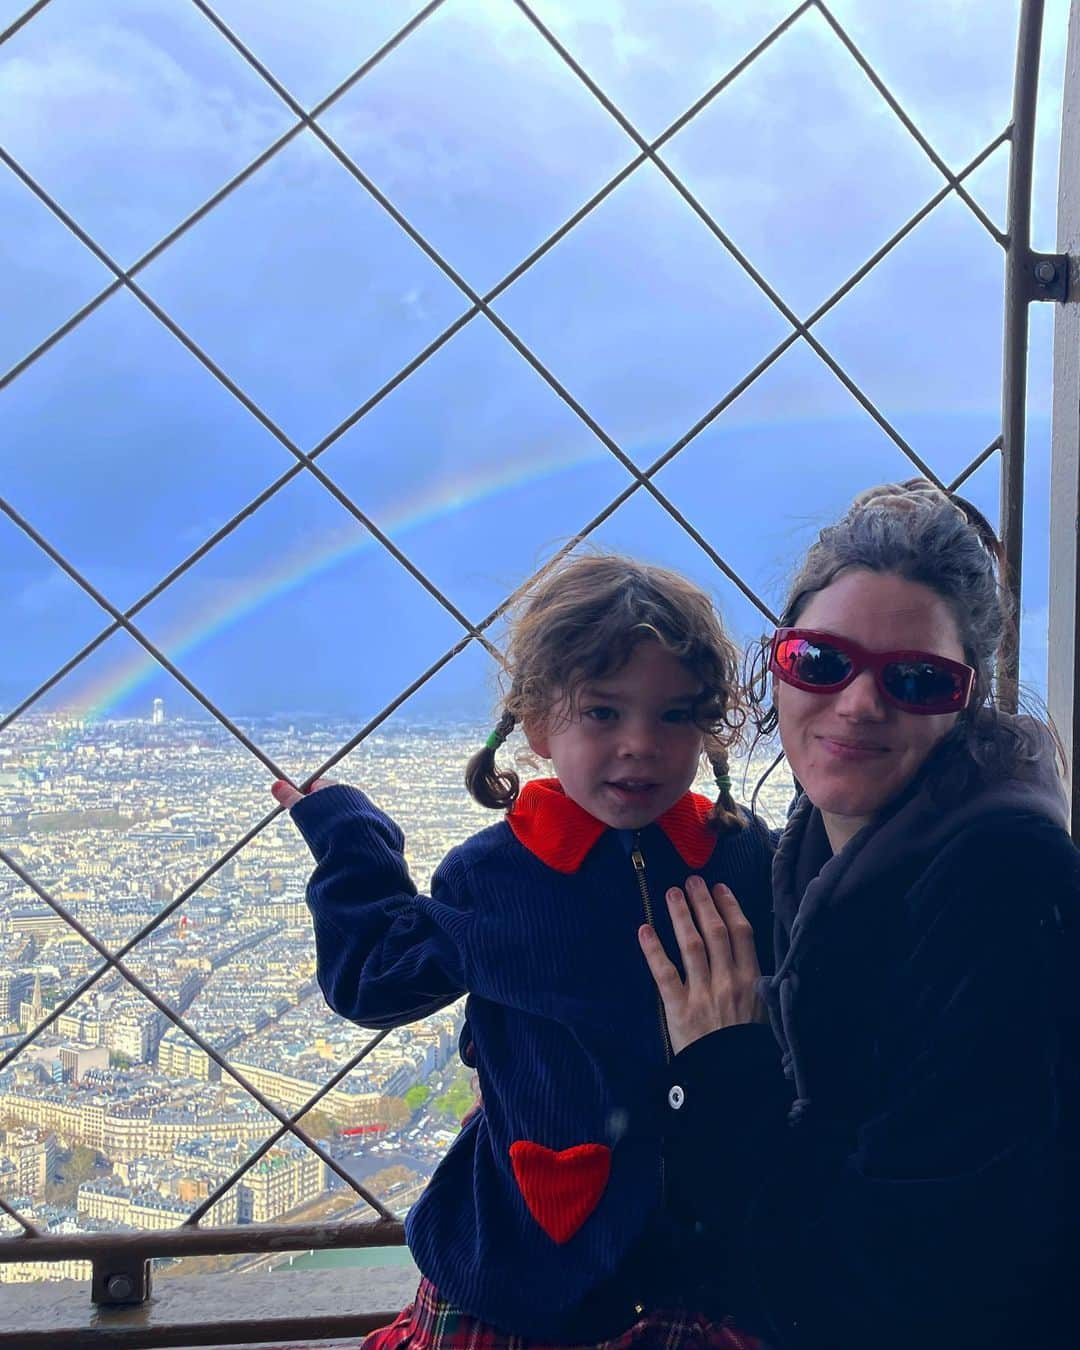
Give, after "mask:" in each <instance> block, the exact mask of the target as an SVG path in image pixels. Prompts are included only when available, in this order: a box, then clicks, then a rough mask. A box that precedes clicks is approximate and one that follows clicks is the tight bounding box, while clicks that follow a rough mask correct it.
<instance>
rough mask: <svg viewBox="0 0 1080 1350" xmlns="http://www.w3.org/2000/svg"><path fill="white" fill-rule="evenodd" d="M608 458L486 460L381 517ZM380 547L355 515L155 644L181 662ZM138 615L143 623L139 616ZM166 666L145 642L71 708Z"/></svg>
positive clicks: (439, 508) (89, 711)
mask: <svg viewBox="0 0 1080 1350" xmlns="http://www.w3.org/2000/svg"><path fill="white" fill-rule="evenodd" d="M605 458H606V456H605V455H604V452H603V450H602V449H601V447H600V446H599V444H596V445H595V446H589V447H588V448H587V449H578V450H576V451H574V452H568V453H565V454H562V455H558V454H555V455H551V454H549V455H545V456H544V457H543V458H542V459H539V460H538V459H537V458H529V459H527V460H518V461H511V462H509V463H507V462H503V463H500V464H498V465H495V466H492V465H485V466H483V467H482V468H478V469H474V470H473V471H471V472H466V473H458V474H457V475H455V476H454V477H452V478H450V479H448V480H445V481H443V482H441V483H439V484H438V485H436V486H434V487H431V488H429V489H428V490H426V491H425V490H421V491H420V492H419V493H415V494H412V495H411V496H410V497H408V498H407V499H406V500H404V501H400V502H398V503H396V504H395V505H394V506H392V507H391V508H390V509H389V510H388V511H386V512H383V513H380V516H379V517H378V518H377V524H378V525H379V527H380V528H381V529H382V530H383V532H384V533H386V534H388V535H390V536H392V537H394V536H397V535H399V534H401V533H404V532H407V531H409V530H413V529H417V528H419V527H420V526H423V525H427V524H431V523H433V522H435V521H438V520H444V519H448V518H449V517H451V516H453V515H456V514H457V513H459V512H461V511H465V510H468V509H469V508H470V507H473V506H475V505H477V504H478V503H480V502H482V501H485V500H487V499H488V498H490V497H495V496H498V495H499V494H501V493H504V492H509V491H512V490H514V489H516V488H520V487H522V486H525V485H527V484H530V483H536V482H539V481H541V480H542V479H546V478H552V477H555V476H556V475H559V474H564V473H567V472H569V471H571V470H573V469H576V468H578V467H580V466H582V465H584V464H588V463H602V462H603V461H604V459H605ZM377 547H379V545H378V542H377V541H376V539H375V537H374V536H373V535H371V534H369V533H368V531H367V530H365V529H364V528H363V526H362V525H360V524H359V523H358V522H357V521H350V523H349V524H347V525H344V526H343V527H342V528H341V529H340V530H337V531H335V532H334V533H332V534H330V535H321V536H320V537H319V539H318V540H317V541H316V542H315V543H314V544H313V545H311V546H308V547H305V548H303V549H298V550H295V551H294V552H293V553H291V554H290V555H288V556H287V557H285V558H283V559H280V560H277V561H275V562H274V564H273V565H272V566H271V567H269V568H267V569H265V570H263V571H261V572H259V573H258V574H257V575H255V576H253V577H248V578H245V579H244V580H243V581H242V582H238V583H236V584H234V585H233V586H231V587H225V588H220V589H218V590H217V591H216V593H215V596H214V600H213V602H212V603H211V604H210V605H208V606H206V607H204V608H202V609H201V610H199V611H198V612H196V613H194V614H190V615H187V616H185V617H184V618H183V619H181V620H180V621H178V622H177V623H175V624H174V625H173V627H172V628H171V629H170V630H169V631H168V632H167V633H166V634H165V635H164V636H163V637H161V638H160V639H158V640H157V641H156V643H155V645H156V646H157V647H158V648H159V649H160V650H161V651H163V652H164V653H165V654H166V655H167V656H168V657H169V659H170V660H171V661H175V662H177V663H178V664H179V662H180V659H181V658H182V657H183V656H185V655H186V654H187V653H189V652H191V651H194V650H195V648H197V647H200V646H202V644H203V643H205V642H208V641H209V640H210V639H211V638H213V637H215V636H216V635H217V634H218V633H220V632H222V631H223V630H224V629H226V628H229V627H231V626H232V625H233V624H236V623H238V622H240V620H241V619H243V618H245V617H246V616H247V615H248V614H251V613H252V612H253V611H255V610H257V609H260V608H261V607H262V606H264V605H267V604H269V603H270V602H271V601H273V600H276V599H278V598H279V597H280V596H282V595H287V594H288V593H289V592H290V591H295V590H297V589H299V588H300V587H301V586H306V585H307V584H308V582H310V581H311V580H313V579H314V578H316V577H319V576H321V575H324V574H325V573H327V572H330V571H332V570H333V569H334V568H335V567H338V566H340V565H341V564H342V563H344V562H345V561H347V560H349V559H351V558H354V557H356V556H357V555H358V554H360V553H363V552H365V551H367V550H369V549H373V548H377ZM135 622H136V623H138V618H136V620H135ZM160 670H161V667H160V666H159V665H158V663H157V662H156V661H155V660H154V658H153V657H152V656H150V655H149V654H148V653H147V652H145V651H144V650H143V649H142V648H141V647H139V648H138V650H137V651H136V652H135V653H134V654H133V655H131V656H129V657H128V658H126V659H125V660H124V661H122V662H120V663H117V664H113V665H112V666H111V667H110V668H109V669H108V670H107V671H105V672H104V673H103V674H101V675H99V676H98V677H97V678H96V679H95V680H94V681H93V683H91V684H88V685H87V686H85V687H84V688H83V689H82V690H80V691H79V693H78V694H77V695H76V697H75V698H73V699H72V700H71V701H70V703H69V704H68V708H69V710H70V711H71V712H73V713H75V714H76V715H77V716H79V717H80V718H82V719H83V720H84V721H99V720H101V719H102V718H106V717H108V716H109V715H110V714H111V713H112V712H113V711H114V710H115V709H116V708H117V707H118V706H119V705H120V704H122V703H123V702H124V701H125V700H127V699H129V698H130V697H131V696H132V695H133V694H134V693H135V692H136V691H137V690H138V689H139V688H140V687H141V686H143V685H144V684H147V683H148V682H149V681H150V680H151V679H152V678H153V677H154V675H155V674H157V673H158V672H159V671H160Z"/></svg>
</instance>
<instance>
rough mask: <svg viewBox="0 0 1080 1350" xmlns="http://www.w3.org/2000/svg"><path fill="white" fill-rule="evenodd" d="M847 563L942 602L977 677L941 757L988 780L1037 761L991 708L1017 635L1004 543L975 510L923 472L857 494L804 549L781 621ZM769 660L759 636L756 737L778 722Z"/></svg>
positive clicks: (1021, 736)
mask: <svg viewBox="0 0 1080 1350" xmlns="http://www.w3.org/2000/svg"><path fill="white" fill-rule="evenodd" d="M849 568H864V569H866V570H867V571H870V572H885V573H890V574H892V575H894V576H899V577H903V578H904V579H905V580H906V581H913V582H917V583H918V584H919V585H921V586H925V587H927V589H928V590H931V591H933V592H935V594H937V595H939V596H940V597H941V599H942V600H944V601H945V603H946V605H948V607H949V611H950V613H951V614H952V617H953V620H954V621H955V623H956V631H957V633H958V635H959V638H960V643H961V645H962V647H963V649H964V660H965V661H966V662H967V664H968V665H970V666H972V667H973V669H974V671H975V682H974V687H973V690H972V697H971V702H970V704H969V705H968V707H967V708H966V709H965V711H964V712H963V713H961V714H960V716H959V718H958V719H957V723H956V725H955V727H954V728H953V731H952V732H950V734H949V736H948V737H946V741H947V742H948V745H947V746H946V745H943V747H942V749H943V751H944V752H945V753H944V754H943V755H942V756H941V757H940V758H941V762H942V763H944V762H946V761H951V762H953V763H955V762H956V760H957V758H958V757H957V755H956V753H955V752H956V751H957V750H966V751H967V754H966V755H961V756H959V758H960V759H961V760H966V761H967V764H968V766H969V767H970V765H971V762H972V761H974V764H975V766H977V767H978V768H979V769H980V770H982V771H983V772H984V773H985V774H988V775H989V776H991V777H995V776H998V775H1000V774H1007V773H1009V772H1010V771H1011V769H1012V768H1013V767H1014V766H1015V765H1016V764H1017V763H1019V762H1022V761H1026V760H1030V759H1032V758H1034V757H1035V756H1036V754H1037V748H1036V745H1035V743H1034V741H1032V740H1031V737H1030V733H1029V732H1028V731H1027V730H1026V729H1025V727H1024V726H1023V725H1017V724H1014V723H1010V722H1008V721H1004V720H1001V719H999V717H998V715H997V707H996V703H995V696H994V678H995V673H996V669H997V661H998V659H999V657H1000V655H1001V653H1002V650H1003V648H1004V647H1005V646H1006V644H1011V643H1013V642H1015V640H1016V629H1015V623H1014V620H1013V615H1012V609H1011V605H1010V602H1009V597H1008V594H1007V592H1006V591H1005V589H1004V586H1003V585H1002V572H1003V570H1004V550H1003V549H1002V546H1001V543H1000V541H999V540H998V538H997V535H996V534H995V533H994V531H993V529H992V527H991V526H990V524H989V522H988V521H987V519H986V517H985V516H984V515H983V514H982V512H981V511H979V510H978V508H977V507H975V506H973V505H972V504H971V503H970V502H968V501H966V500H965V499H964V498H963V497H958V496H956V495H955V494H953V493H946V492H943V491H942V490H941V489H940V488H938V487H935V485H934V484H933V483H931V482H929V481H928V480H926V479H924V478H912V479H909V480H908V481H907V482H904V483H889V484H884V485H882V486H880V487H873V488H869V489H868V490H867V491H866V492H862V493H860V494H859V496H858V497H856V498H855V500H854V502H852V504H851V506H850V507H849V508H848V510H847V511H846V512H845V514H844V515H843V516H842V517H841V519H840V520H839V521H837V523H836V524H835V525H829V526H827V527H826V528H825V529H823V530H822V531H821V533H820V534H819V535H818V537H817V539H816V541H815V542H814V544H813V545H812V546H811V548H810V551H809V552H808V553H807V555H806V558H805V560H804V562H803V564H802V566H801V567H800V568H799V570H798V572H797V573H796V574H795V578H794V580H793V581H792V583H791V586H790V588H789V590H788V597H787V601H786V603H785V605H784V609H783V612H782V613H781V616H780V626H781V627H793V626H796V625H797V624H798V620H799V616H800V614H801V613H802V612H803V610H804V609H805V608H806V606H807V603H808V602H809V600H810V598H811V596H813V595H816V594H817V593H818V592H819V591H823V590H825V588H826V587H828V586H830V585H831V584H832V583H833V582H834V581H835V580H836V579H837V577H839V576H840V574H841V573H843V572H845V571H847V570H848V569H849ZM768 657H769V644H768V640H763V641H762V643H761V645H760V647H759V648H758V649H757V650H756V651H754V652H753V653H752V655H751V660H750V669H749V674H748V679H747V686H748V699H749V702H750V705H751V708H752V709H753V713H752V716H753V719H754V724H755V726H756V728H757V730H758V732H759V733H760V734H761V735H771V734H772V732H773V731H775V729H776V725H777V712H776V706H775V704H774V703H773V701H772V699H771V696H770V680H769V676H768ZM950 751H952V752H953V753H951V754H950V753H949V752H950ZM935 759H937V757H935Z"/></svg>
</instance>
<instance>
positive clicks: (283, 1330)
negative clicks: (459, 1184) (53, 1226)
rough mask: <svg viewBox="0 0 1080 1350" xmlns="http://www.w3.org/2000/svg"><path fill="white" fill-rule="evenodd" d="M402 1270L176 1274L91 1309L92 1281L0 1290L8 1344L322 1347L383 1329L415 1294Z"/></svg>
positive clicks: (146, 1348)
mask: <svg viewBox="0 0 1080 1350" xmlns="http://www.w3.org/2000/svg"><path fill="white" fill-rule="evenodd" d="M416 1283H417V1275H416V1272H415V1270H413V1269H411V1268H409V1267H408V1266H394V1267H376V1268H374V1269H354V1270H347V1269H338V1270H319V1271H304V1272H299V1271H297V1272H289V1273H286V1274H282V1273H281V1272H278V1273H276V1274H273V1275H261V1274H254V1275H204V1276H192V1277H191V1278H190V1279H185V1278H183V1277H182V1276H178V1277H176V1278H174V1279H170V1280H162V1281H160V1282H159V1284H158V1285H157V1287H156V1288H155V1291H154V1293H153V1295H152V1296H151V1298H150V1299H149V1300H148V1302H146V1303H145V1304H142V1305H138V1306H135V1307H132V1308H108V1309H105V1308H95V1307H94V1305H93V1304H92V1303H91V1302H90V1290H89V1285H88V1284H86V1283H83V1282H82V1281H75V1280H60V1281H55V1282H52V1281H50V1282H41V1283H34V1284H23V1285H10V1284H9V1285H2V1286H0V1347H3V1348H4V1350H16V1347H17V1350H84V1347H85V1350H98V1348H99V1347H103V1346H108V1347H109V1350H153V1348H154V1347H158V1346H162V1347H165V1346H170V1347H194V1346H207V1345H210V1346H228V1345H249V1346H250V1345H257V1344H262V1345H266V1344H268V1343H270V1344H274V1343H275V1342H276V1343H278V1344H280V1343H282V1342H292V1343H294V1344H295V1343H296V1342H303V1343H313V1342H314V1343H318V1342H321V1341H332V1340H335V1339H340V1338H344V1337H349V1338H352V1340H353V1344H354V1345H355V1344H356V1343H357V1341H358V1340H359V1338H360V1337H361V1336H362V1335H364V1334H365V1333H366V1332H368V1331H372V1330H374V1328H376V1327H380V1326H385V1324H386V1323H387V1322H389V1321H391V1320H392V1319H393V1318H394V1317H395V1316H396V1315H397V1312H398V1311H399V1310H400V1309H401V1308H402V1307H404V1305H405V1304H406V1303H408V1302H409V1301H410V1300H411V1299H412V1296H413V1294H414V1293H415V1291H416Z"/></svg>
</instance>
